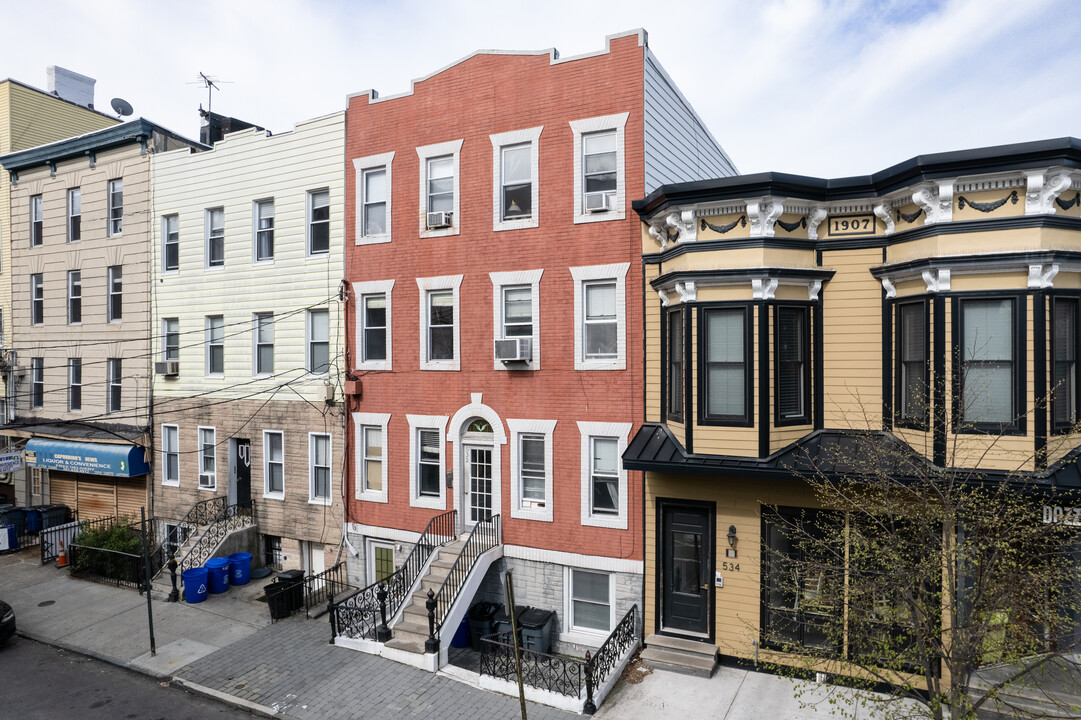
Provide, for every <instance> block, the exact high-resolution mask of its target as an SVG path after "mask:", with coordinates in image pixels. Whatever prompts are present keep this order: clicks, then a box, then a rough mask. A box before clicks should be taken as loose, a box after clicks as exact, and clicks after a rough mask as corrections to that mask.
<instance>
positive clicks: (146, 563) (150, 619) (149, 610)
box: [139, 507, 158, 655]
mask: <svg viewBox="0 0 1081 720" xmlns="http://www.w3.org/2000/svg"><path fill="white" fill-rule="evenodd" d="M139 515H140V516H141V517H142V519H143V522H142V529H143V574H144V575H145V576H146V621H147V624H148V625H149V626H150V654H151V655H157V654H158V649H157V647H155V644H154V608H153V606H152V605H151V602H150V545H149V544H148V540H147V532H146V508H145V507H141V508H139Z"/></svg>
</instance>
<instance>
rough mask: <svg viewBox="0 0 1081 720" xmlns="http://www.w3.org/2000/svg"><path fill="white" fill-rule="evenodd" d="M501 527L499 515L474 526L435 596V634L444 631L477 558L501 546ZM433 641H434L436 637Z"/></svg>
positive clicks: (491, 516) (489, 517)
mask: <svg viewBox="0 0 1081 720" xmlns="http://www.w3.org/2000/svg"><path fill="white" fill-rule="evenodd" d="M499 526H500V518H499V515H490V516H488V517H487V518H485V519H483V520H480V521H478V522H477V524H476V525H474V526H473V530H472V531H471V532H470V533H469V538H468V539H466V541H465V546H464V547H463V548H462V551H461V553H459V555H458V558H457V559H456V560H455V561H454V565H452V566H451V568H450V572H448V573H447V577H446V578H444V579H443V584H442V585H441V586H440V587H439V591H438V592H437V593H436V594H435V602H436V606H435V634H438V632H439V631H440V630H441V629H442V627H443V621H444V620H445V619H446V617H447V613H448V612H449V611H450V606H451V605H453V604H454V600H455V599H456V598H457V597H458V593H459V592H460V591H461V589H462V585H464V584H465V579H466V578H467V577H468V576H469V572H470V571H471V570H472V569H473V565H474V564H475V563H476V562H477V558H479V557H480V556H481V555H483V554H484V553H486V552H488V551H489V550H491V549H492V548H494V547H496V546H497V545H499V540H500V537H499ZM431 639H432V640H433V641H434V637H432V638H431Z"/></svg>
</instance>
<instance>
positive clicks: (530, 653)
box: [480, 632, 586, 698]
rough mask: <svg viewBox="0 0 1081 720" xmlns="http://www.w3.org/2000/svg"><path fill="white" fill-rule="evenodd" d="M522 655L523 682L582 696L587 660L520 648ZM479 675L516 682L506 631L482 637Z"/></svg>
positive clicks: (511, 641) (509, 641) (511, 639)
mask: <svg viewBox="0 0 1081 720" xmlns="http://www.w3.org/2000/svg"><path fill="white" fill-rule="evenodd" d="M519 653H520V654H521V657H522V682H523V683H524V684H526V685H529V686H530V687H535V688H540V689H542V690H549V691H551V692H555V693H559V694H560V695H566V696H567V697H573V698H580V697H582V689H583V688H584V687H585V677H586V662H585V661H584V660H582V659H580V658H573V657H569V656H567V655H556V654H552V653H543V652H539V651H537V650H527V649H525V648H522V649H520V650H519ZM480 674H481V675H490V676H492V677H496V678H499V679H501V680H506V681H507V682H517V681H518V676H517V672H516V670H515V665H514V639H513V638H512V637H511V634H510V633H509V632H502V633H493V634H492V635H485V636H484V637H483V638H481V643H480Z"/></svg>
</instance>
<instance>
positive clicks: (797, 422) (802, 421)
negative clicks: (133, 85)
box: [773, 417, 814, 428]
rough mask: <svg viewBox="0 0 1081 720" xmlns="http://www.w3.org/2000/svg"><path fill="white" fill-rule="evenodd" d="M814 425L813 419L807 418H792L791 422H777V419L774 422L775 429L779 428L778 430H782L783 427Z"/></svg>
mask: <svg viewBox="0 0 1081 720" xmlns="http://www.w3.org/2000/svg"><path fill="white" fill-rule="evenodd" d="M813 424H814V423H813V422H812V421H811V419H810V418H806V417H798V418H792V419H790V420H776V419H775V420H774V421H773V427H778V428H781V427H797V426H799V425H813Z"/></svg>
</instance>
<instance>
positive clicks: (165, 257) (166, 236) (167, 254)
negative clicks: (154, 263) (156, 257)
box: [161, 215, 180, 272]
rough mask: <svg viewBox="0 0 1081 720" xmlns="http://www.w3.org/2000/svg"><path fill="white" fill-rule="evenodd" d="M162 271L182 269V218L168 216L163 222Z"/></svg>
mask: <svg viewBox="0 0 1081 720" xmlns="http://www.w3.org/2000/svg"><path fill="white" fill-rule="evenodd" d="M161 236H162V249H161V269H162V271H164V272H171V271H173V270H179V269H180V216H179V215H166V216H165V217H164V218H162V221H161Z"/></svg>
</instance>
